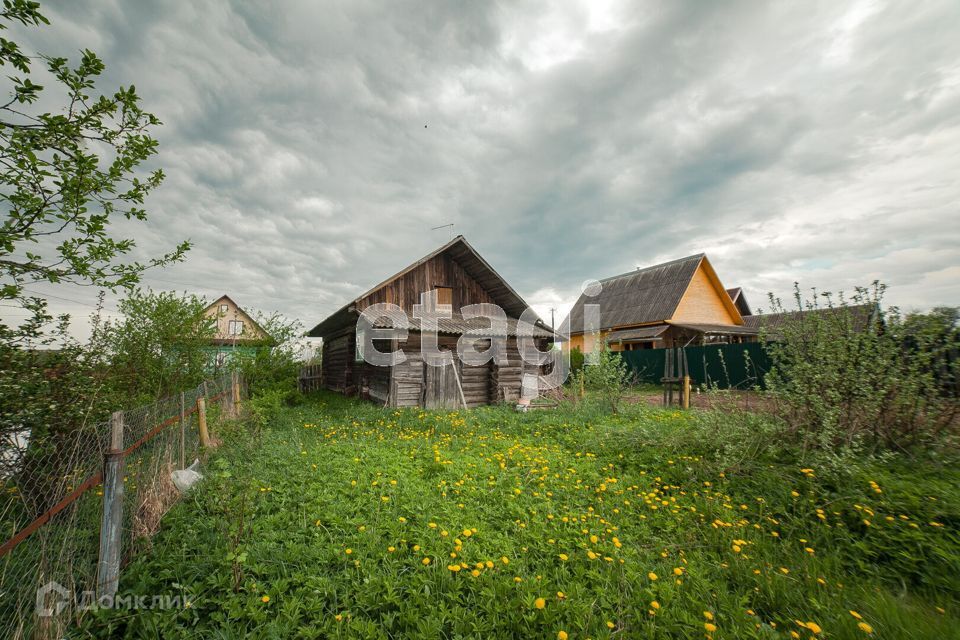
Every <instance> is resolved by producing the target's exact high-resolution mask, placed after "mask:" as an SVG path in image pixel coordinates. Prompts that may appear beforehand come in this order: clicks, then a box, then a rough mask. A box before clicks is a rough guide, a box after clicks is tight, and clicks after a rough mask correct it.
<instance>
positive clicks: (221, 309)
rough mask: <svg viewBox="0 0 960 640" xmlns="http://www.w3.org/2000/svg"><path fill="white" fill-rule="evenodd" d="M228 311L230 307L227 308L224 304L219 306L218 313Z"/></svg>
mask: <svg viewBox="0 0 960 640" xmlns="http://www.w3.org/2000/svg"><path fill="white" fill-rule="evenodd" d="M229 310H230V307H228V306H227V305H225V304H222V305H220V313H226V312H227V311H229Z"/></svg>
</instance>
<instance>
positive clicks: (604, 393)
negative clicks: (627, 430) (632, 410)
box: [574, 343, 635, 414]
mask: <svg viewBox="0 0 960 640" xmlns="http://www.w3.org/2000/svg"><path fill="white" fill-rule="evenodd" d="M634 382H635V379H634V376H633V374H632V373H631V372H630V367H628V366H627V363H626V362H624V360H623V358H621V357H620V355H619V354H616V353H614V352H613V351H610V347H609V346H608V345H607V344H606V343H602V344H601V345H600V347H599V348H598V349H597V350H596V351H595V352H594V353H593V354H591V357H590V358H588V359H587V361H586V362H585V364H584V366H583V368H582V369H581V370H580V371H579V372H578V373H577V374H576V376H575V377H574V385H575V386H577V387H579V386H581V385H582V386H583V387H585V388H587V389H589V390H591V391H592V392H593V395H592V397H593V398H596V400H597V401H598V403H599V407H598V408H600V409H601V410H604V411H610V412H611V413H614V414H616V413H617V412H618V411H619V410H620V403H621V401H622V400H623V396H624V394H625V393H626V392H627V389H629V388H630V386H631V385H632V384H633V383H634ZM585 404H586V406H588V407H589V406H591V404H592V403H591V402H587V403H585ZM595 408H596V407H595Z"/></svg>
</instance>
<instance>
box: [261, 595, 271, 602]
mask: <svg viewBox="0 0 960 640" xmlns="http://www.w3.org/2000/svg"><path fill="white" fill-rule="evenodd" d="M260 602H263V603H267V602H270V596H263V597H262V598H260Z"/></svg>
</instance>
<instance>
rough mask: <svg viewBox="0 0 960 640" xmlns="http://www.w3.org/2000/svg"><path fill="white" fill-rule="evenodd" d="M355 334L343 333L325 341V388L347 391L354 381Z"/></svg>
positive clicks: (323, 363) (322, 369)
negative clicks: (349, 384)
mask: <svg viewBox="0 0 960 640" xmlns="http://www.w3.org/2000/svg"><path fill="white" fill-rule="evenodd" d="M352 364H353V334H352V333H347V334H343V335H340V336H337V337H334V338H331V339H330V340H324V342H323V360H322V361H321V364H320V367H321V376H322V378H323V380H322V385H323V388H324V389H331V390H333V391H341V392H343V391H346V389H347V386H348V382H351V383H352V378H353V372H352V371H351V369H352Z"/></svg>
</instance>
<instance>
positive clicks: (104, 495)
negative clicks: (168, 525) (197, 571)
mask: <svg viewBox="0 0 960 640" xmlns="http://www.w3.org/2000/svg"><path fill="white" fill-rule="evenodd" d="M244 389H245V385H244V382H243V380H242V379H239V378H238V377H236V376H232V375H230V374H227V375H224V376H221V377H218V378H215V379H212V380H208V381H206V382H204V383H203V384H201V385H199V386H198V387H197V388H195V389H189V390H185V391H183V392H182V393H179V394H176V395H174V396H170V397H167V398H163V399H161V400H158V401H157V402H155V403H153V404H150V405H147V406H143V407H139V408H136V409H131V410H127V411H123V412H117V413H116V414H114V415H113V416H112V418H111V420H108V421H105V422H102V423H100V424H96V425H91V426H87V427H84V428H82V429H74V430H72V431H69V432H64V433H61V432H60V431H58V430H57V429H55V428H51V429H50V430H49V431H48V432H47V433H46V434H44V436H43V437H42V438H31V434H29V433H21V434H13V435H12V436H10V437H8V438H7V440H8V441H6V442H2V443H0V447H2V448H0V542H2V544H0V637H4V638H58V637H62V636H63V635H64V633H63V632H64V630H65V629H66V628H67V627H68V626H69V625H70V624H71V623H72V622H73V621H74V620H75V619H76V617H77V616H80V615H82V614H83V612H84V611H85V610H86V608H89V607H90V606H97V605H98V604H99V605H102V604H103V602H104V598H108V599H112V596H113V594H114V593H115V591H116V580H117V575H116V569H118V568H119V565H120V564H122V563H124V562H125V561H127V560H129V559H130V558H132V557H133V556H134V555H136V554H137V553H139V552H140V551H142V550H144V549H145V548H148V547H149V545H150V539H151V536H152V534H153V533H154V532H155V531H156V530H157V528H158V527H159V524H160V520H161V518H162V517H163V515H164V514H165V513H166V512H167V510H168V509H169V508H170V507H171V506H172V505H173V504H174V503H175V502H176V501H177V500H178V498H179V496H180V492H179V490H178V489H177V488H176V486H175V485H174V483H173V481H172V478H171V474H172V473H173V471H175V470H177V469H184V468H186V467H188V466H190V464H191V463H193V462H194V461H195V460H197V459H199V458H201V457H202V452H203V448H204V446H205V445H207V444H209V443H208V442H205V441H204V440H205V439H209V437H210V436H209V435H208V433H209V430H208V429H205V425H206V422H207V421H208V420H209V421H210V422H211V424H215V422H216V420H217V418H218V416H219V415H220V414H227V415H235V413H236V402H237V401H238V400H239V399H240V398H241V397H242V396H243V392H244ZM114 474H115V478H116V479H115V480H112V479H111V478H114ZM117 516H119V518H117ZM114 520H115V521H114ZM111 554H112V555H113V556H114V559H115V560H116V562H115V563H114V564H115V565H116V566H114V567H113V568H111V564H110V562H109V561H107V562H106V563H105V556H110V555H111ZM106 559H107V560H109V558H106Z"/></svg>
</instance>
